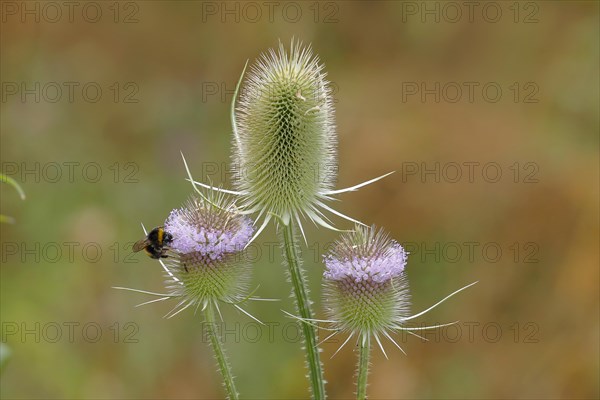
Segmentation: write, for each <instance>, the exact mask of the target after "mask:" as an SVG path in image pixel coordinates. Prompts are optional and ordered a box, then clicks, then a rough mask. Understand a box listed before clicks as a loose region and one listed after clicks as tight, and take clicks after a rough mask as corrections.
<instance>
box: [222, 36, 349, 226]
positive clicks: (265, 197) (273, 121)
mask: <svg viewBox="0 0 600 400" xmlns="http://www.w3.org/2000/svg"><path fill="white" fill-rule="evenodd" d="M333 113H334V110H333V101H332V93H331V89H330V87H329V83H328V82H327V80H326V79H325V73H324V72H323V65H322V64H321V63H320V62H319V59H318V58H317V57H316V56H313V54H312V50H311V48H310V47H305V46H303V45H302V44H301V43H299V42H295V43H294V41H292V44H291V48H290V50H289V51H287V50H286V49H285V48H284V46H283V45H282V44H281V43H280V45H279V50H278V51H275V50H270V51H269V52H268V53H266V54H263V55H262V56H261V57H260V59H259V60H258V61H257V62H256V63H255V64H254V65H253V66H252V67H251V69H250V73H249V75H248V77H247V79H246V81H245V83H244V86H243V87H242V90H241V93H240V98H239V101H238V107H237V109H236V110H235V114H234V149H235V150H234V158H233V164H234V169H235V174H234V181H235V185H236V187H237V189H238V190H239V192H240V193H242V194H243V201H242V204H241V206H242V208H243V209H244V210H245V211H248V212H261V213H264V214H265V215H267V214H275V215H277V216H279V217H280V218H281V219H282V220H283V222H284V223H286V224H287V222H288V221H289V220H290V218H298V217H299V216H304V215H306V216H308V217H309V218H311V219H313V220H316V221H317V222H318V221H319V220H320V217H319V215H320V214H319V211H318V210H317V207H318V206H319V201H321V200H324V199H325V198H326V193H327V192H329V191H331V190H332V188H333V185H334V184H335V178H336V174H335V172H336V145H337V138H336V132H335V125H334V115H333ZM315 215H316V218H315V217H314V216H315Z"/></svg>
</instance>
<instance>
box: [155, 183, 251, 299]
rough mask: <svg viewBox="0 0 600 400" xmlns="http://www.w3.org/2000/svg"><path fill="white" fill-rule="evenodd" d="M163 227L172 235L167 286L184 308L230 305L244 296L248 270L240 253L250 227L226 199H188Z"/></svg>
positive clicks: (249, 235) (249, 232) (247, 265)
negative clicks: (171, 255)
mask: <svg viewBox="0 0 600 400" xmlns="http://www.w3.org/2000/svg"><path fill="white" fill-rule="evenodd" d="M164 228H165V231H167V232H169V233H170V234H171V235H172V236H173V241H172V243H171V244H170V251H171V252H172V253H173V254H174V256H173V257H169V258H167V262H166V263H165V264H166V265H165V266H166V272H167V274H168V284H169V288H170V289H171V296H173V297H179V298H181V301H182V303H181V305H182V306H184V305H206V304H209V303H215V302H217V301H224V302H228V303H234V302H237V301H240V300H241V299H243V298H244V296H246V295H247V292H248V284H249V279H250V274H251V270H250V266H249V263H248V262H247V259H246V257H244V253H243V249H244V247H245V246H246V245H247V244H248V242H249V241H250V238H251V237H252V234H253V232H254V227H253V226H252V221H251V220H250V219H249V218H248V217H245V216H243V215H240V214H239V213H237V212H236V211H235V207H234V206H233V204H232V203H230V202H228V201H227V200H226V197H225V195H223V194H217V195H211V196H210V198H208V197H192V198H191V199H190V200H189V201H188V202H187V203H186V204H185V205H184V207H182V208H180V209H175V210H173V211H171V214H170V215H169V217H168V218H167V220H166V222H165V226H164Z"/></svg>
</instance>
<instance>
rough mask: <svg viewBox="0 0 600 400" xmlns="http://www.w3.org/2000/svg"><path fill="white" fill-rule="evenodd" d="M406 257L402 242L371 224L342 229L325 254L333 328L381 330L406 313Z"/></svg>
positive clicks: (393, 325)
mask: <svg viewBox="0 0 600 400" xmlns="http://www.w3.org/2000/svg"><path fill="white" fill-rule="evenodd" d="M406 260H407V253H406V251H405V250H404V248H403V247H402V246H401V245H400V244H399V243H398V242H396V241H395V240H393V239H390V237H389V236H388V235H387V234H386V233H384V232H383V231H381V230H377V229H376V228H375V227H364V226H356V228H355V230H354V231H353V232H349V233H345V234H342V236H341V238H340V239H339V240H338V241H337V242H335V243H334V245H333V247H332V248H331V250H330V251H329V252H328V253H327V254H326V255H325V256H324V262H325V272H324V278H325V294H324V299H325V303H326V305H327V308H328V313H329V317H330V319H331V320H333V321H335V325H337V326H336V328H337V330H340V331H347V332H351V333H352V334H356V333H358V334H362V335H363V336H369V335H371V334H375V335H377V333H379V332H381V333H383V334H385V333H386V331H388V330H393V329H394V328H396V327H397V326H398V324H399V323H400V321H402V320H403V319H404V318H406V317H408V315H409V312H410V296H409V292H408V284H407V281H406V278H405V275H404V267H405V266H406Z"/></svg>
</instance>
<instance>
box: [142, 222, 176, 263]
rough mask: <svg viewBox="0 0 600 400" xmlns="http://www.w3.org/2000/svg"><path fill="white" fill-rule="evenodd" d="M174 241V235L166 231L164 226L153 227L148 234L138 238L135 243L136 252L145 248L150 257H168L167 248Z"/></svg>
mask: <svg viewBox="0 0 600 400" xmlns="http://www.w3.org/2000/svg"><path fill="white" fill-rule="evenodd" d="M172 242H173V235H171V234H170V233H169V232H166V231H165V229H164V228H163V227H162V226H159V227H157V228H154V229H152V230H151V231H150V232H149V233H148V236H146V237H145V238H143V239H140V240H138V241H137V242H135V243H134V245H133V251H134V253H137V252H138V251H142V250H144V251H145V252H146V254H148V256H150V258H154V259H157V260H158V259H159V258H167V257H168V255H167V250H169V245H170V244H171V243H172Z"/></svg>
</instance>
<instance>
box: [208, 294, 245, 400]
mask: <svg viewBox="0 0 600 400" xmlns="http://www.w3.org/2000/svg"><path fill="white" fill-rule="evenodd" d="M213 307H214V306H213V305H212V304H209V305H208V306H207V307H206V310H204V316H205V318H206V326H207V330H208V336H209V338H210V344H211V345H212V348H213V351H214V353H215V358H216V359H217V364H219V370H220V371H221V375H222V376H223V385H224V386H225V390H226V391H227V397H228V398H229V399H231V400H237V399H238V392H237V390H236V389H235V384H234V383H233V375H231V368H230V367H229V364H228V363H227V358H226V357H225V352H224V350H223V346H222V344H221V340H220V339H219V335H218V333H217V330H216V327H215V311H214V309H213Z"/></svg>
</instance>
